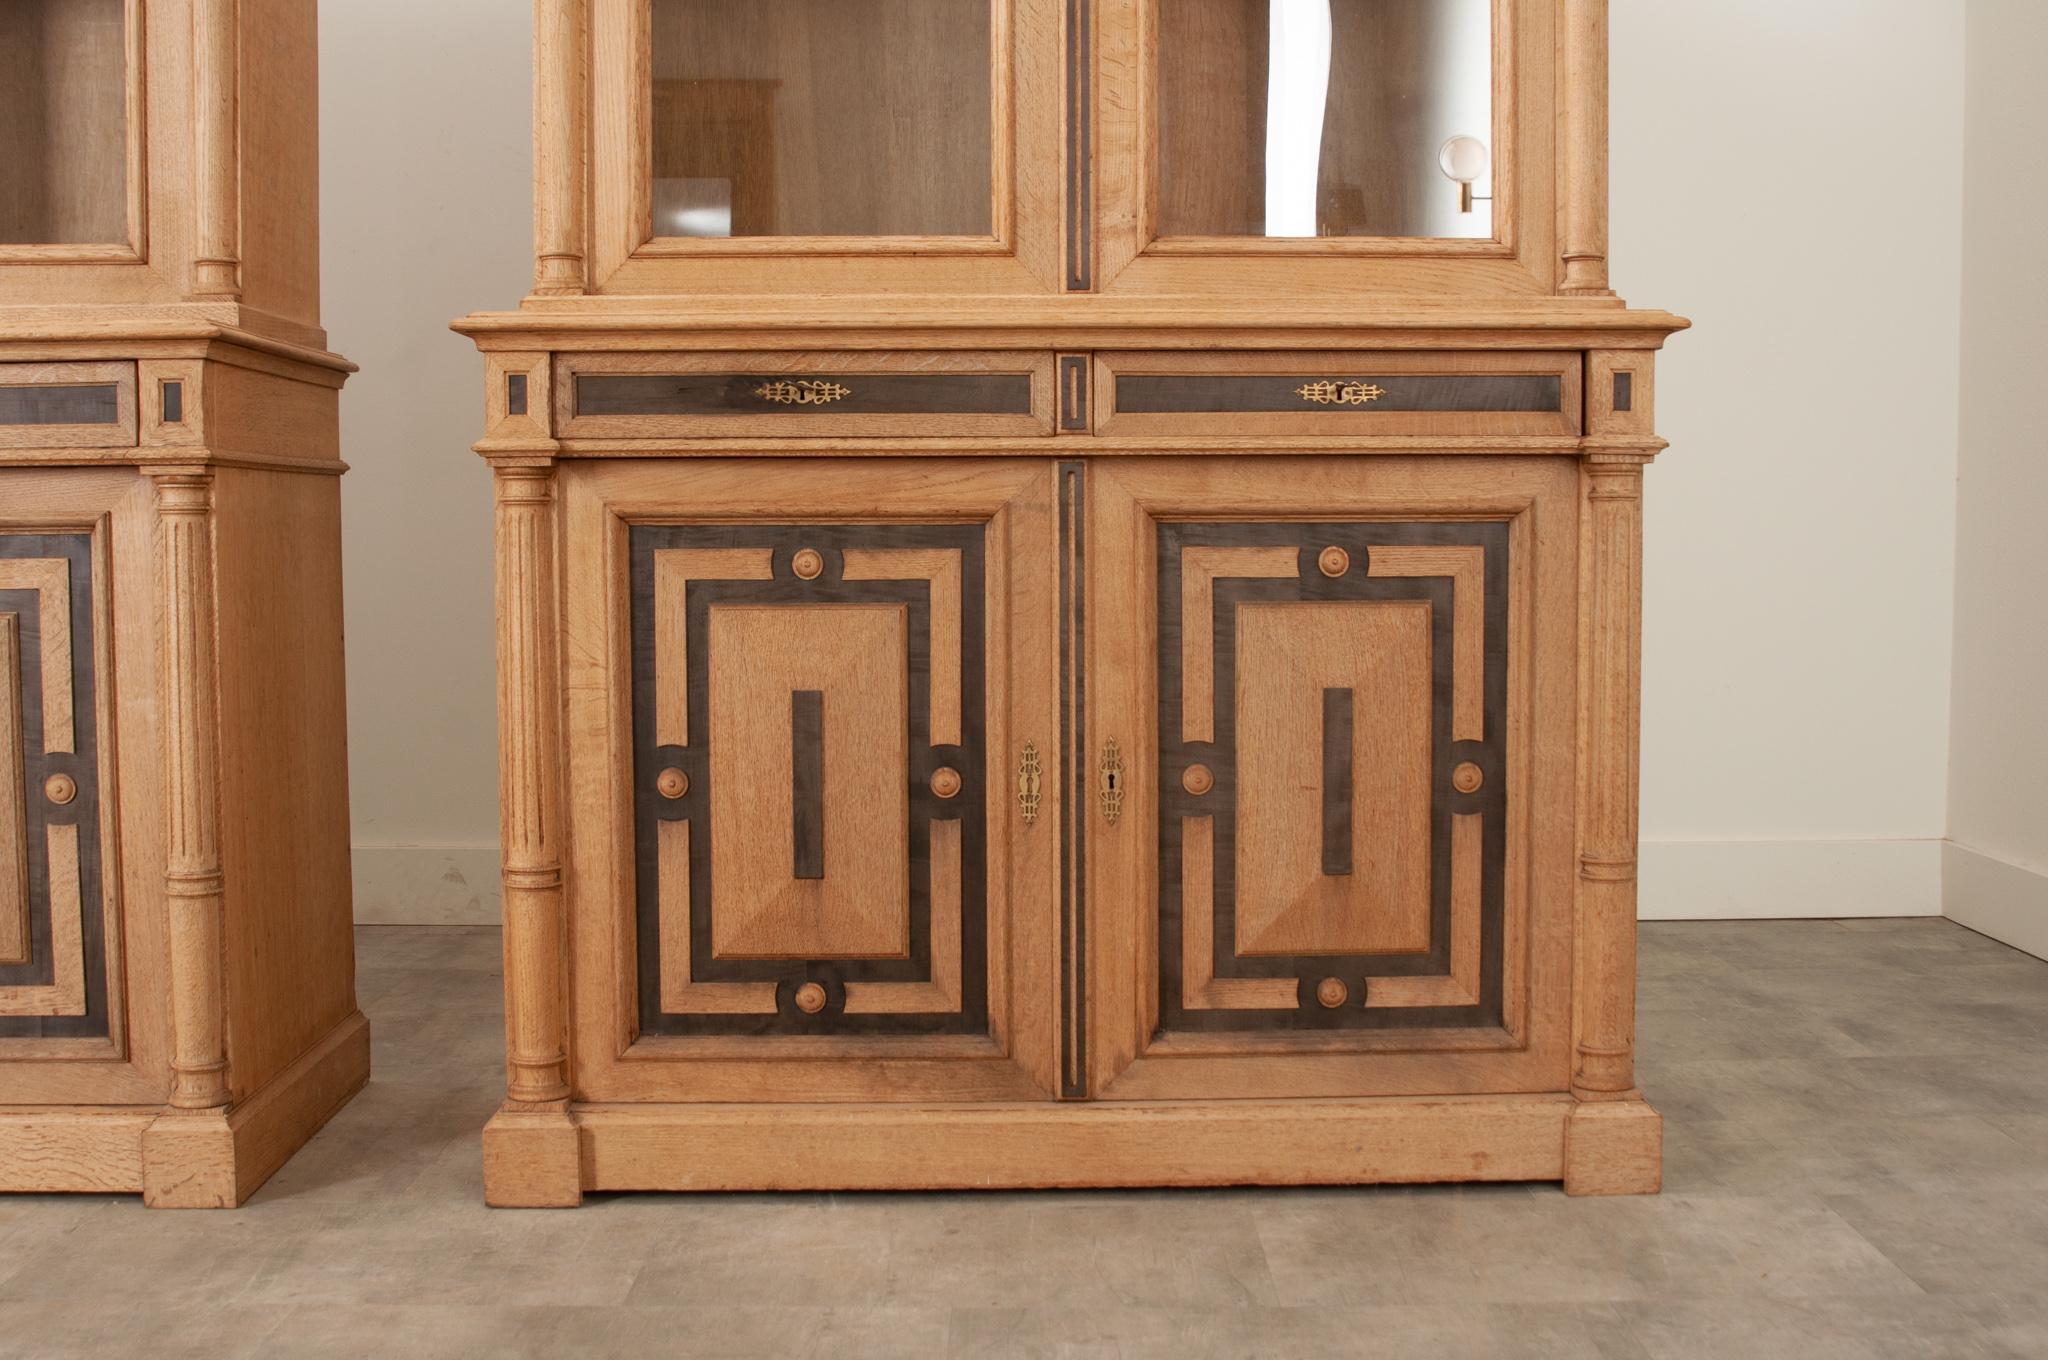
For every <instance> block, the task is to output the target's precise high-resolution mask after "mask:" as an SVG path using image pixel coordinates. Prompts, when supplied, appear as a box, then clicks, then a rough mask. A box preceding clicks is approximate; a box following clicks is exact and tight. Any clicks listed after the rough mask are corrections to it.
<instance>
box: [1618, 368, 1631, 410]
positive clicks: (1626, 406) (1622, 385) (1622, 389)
mask: <svg viewBox="0 0 2048 1360" xmlns="http://www.w3.org/2000/svg"><path fill="white" fill-rule="evenodd" d="M1614 409H1615V410H1617V411H1620V412H1623V413H1627V412H1629V411H1633V410H1635V409H1636V375H1635V374H1634V373H1633V372H1630V371H1628V370H1626V369H1624V370H1623V371H1621V372H1618V373H1616V374H1615V375H1614Z"/></svg>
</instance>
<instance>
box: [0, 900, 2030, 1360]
mask: <svg viewBox="0 0 2048 1360" xmlns="http://www.w3.org/2000/svg"><path fill="white" fill-rule="evenodd" d="M359 942H360V947H361V955H362V999H363V1008H364V1009H365V1010H366V1011H367V1012H368V1013H369V1015H370V1017H371V1020H372V1023H373V1024H374V1026H375V1039H376V1044H377V1049H376V1071H377V1075H376V1079H375V1081H374V1082H373V1083H372V1085H371V1086H370V1088H369V1089H368V1090H367V1091H366V1092H364V1094H363V1095H361V1096H360V1097H358V1098H357V1100H356V1101H355V1103H354V1104H353V1105H352V1106H350V1107H349V1109H347V1110H346V1111H344V1112H343V1113H342V1114H341V1115H340V1116H339V1117H338V1118H337V1119H336V1120H335V1121H334V1123H333V1124H331V1125H330V1126H329V1127H328V1128H327V1130H326V1131H325V1132H324V1133H322V1134H321V1135H320V1136H319V1137H318V1138H317V1139H315V1140H314V1141H313V1143H312V1144H311V1145H310V1146H309V1147H308V1148H307V1149H306V1150H305V1151H304V1152H303V1153H301V1154H300V1155H299V1157H298V1158H297V1159H296V1160H295V1161H294V1162H292V1163H291V1165H289V1166H288V1167H286V1168H285V1170H284V1171H282V1172H281V1173H280V1174H279V1175H278V1176H277V1178H276V1179H275V1180H273V1181H272V1182H271V1183H270V1185H269V1186H268V1187H266V1188H265V1189H264V1191H263V1192H262V1193H261V1194H260V1195H259V1196H258V1197H257V1198H256V1199H255V1200H254V1201H253V1202H252V1203H251V1204H250V1205H249V1206H248V1207H247V1208H245V1209H243V1210H242V1211H240V1212H238V1213H233V1214H152V1213H147V1212H145V1211H144V1210H143V1209H142V1208H141V1207H140V1205H139V1204H138V1203H137V1202H136V1201H135V1200H133V1199H127V1198H25V1197H13V1198H0V1356H9V1357H12V1356H24V1357H29V1356H32V1357H36V1360H53V1358H54V1357H63V1356H92V1357H95V1360H114V1358H115V1357H121V1356H128V1355H137V1356H148V1357H151V1360H173V1358H174V1357H182V1356H195V1357H197V1356H204V1357H207V1360H228V1358H229V1357H236V1356H264V1357H298V1356H379V1357H386V1356H390V1357H398V1356H525V1355H537V1356H550V1357H568V1356H586V1355H587V1356H632V1357H635V1360H645V1358H646V1357H649V1356H654V1355H684V1356H707V1357H708V1356H776V1357H809V1356H817V1357H826V1358H829V1360H857V1357H864V1356H883V1357H892V1360H893V1358H894V1357H920V1356H970V1357H983V1356H987V1357H1010V1356H1058V1357H1075V1358H1079V1357H1086V1358H1087V1360H1099V1358H1104V1357H1126V1356H1151V1355H1170V1356H1172V1357H1174V1360H1204V1358H1206V1357H1226V1356H1229V1357H1237V1356H1257V1357H1286V1358H1288V1360H1292V1358H1293V1357H1324V1356H1430V1357H1463V1356H1570V1357H1574V1358H1575V1360H1581V1358H1583V1357H1625V1356H1649V1357H1673V1356H1712V1357H1722V1356H1728V1357H1768V1356H1779V1355H1786V1356H1797V1357H1799V1360H1832V1358H1833V1357H1845V1358H1846V1357H1855V1358H1856V1360H1866V1358H1868V1357H1888V1356H1915V1357H1950V1356H2008V1357H2012V1356H2023V1357H2030V1358H2038V1357H2044V1356H2048V1043H2044V1039H2048V963H2043V962H2040V961H2038V960H2035V959H2031V958H2028V957H2027V956H2025V955H2023V954H2019V953H2015V952H2014V951H2012V950H2009V949H2006V948H2004V947H2003V946H2000V945H1998V944H1995V943H1993V942H1991V941H1989V940H1986V939H1984V938H1982V937H1981V936H1977V935H1974V934H1971V933H1970V932H1969V931H1966V930H1964V929H1962V928H1961V927H1959V926H1955V925H1952V924H1949V923H1947V922H1944V921H1939V920H1923V921H1880V922H1849V923H1836V922H1772V923H1714V924H1696V925H1694V924H1688V925H1651V926H1647V927H1645V929H1644V949H1643V970H1642V971H1643V982H1642V1005H1643V1013H1642V1078H1643V1084H1644V1086H1645V1087H1646V1088H1647V1090H1648V1091H1649V1093H1650V1096H1651V1098H1652V1099H1653V1100H1654V1101H1655V1102H1656V1103H1657V1104H1658V1105H1659V1106H1660V1107H1661V1108H1662V1109H1663V1110H1664V1112H1665V1115H1666V1118H1667V1121H1668V1122H1667V1146H1666V1155H1667V1169H1666V1191H1665V1193H1664V1194H1663V1195H1662V1196H1661V1197H1659V1198H1655V1199H1616V1200H1569V1199H1566V1198H1565V1197H1564V1196H1563V1195H1562V1194H1561V1193H1559V1192H1558V1191H1557V1190H1556V1189H1555V1188H1554V1187H1550V1186H1495V1187H1479V1188H1458V1187H1432V1188H1426V1189H1405V1190H1404V1189H1396V1190H1327V1191H1285V1192H1266V1191H1225V1192H1163V1193H1117V1194H1056V1195H943V1196H941V1195H932V1196H913V1195H835V1196H823V1195H820V1196H803V1197H782V1198H777V1197H766V1196H716V1197H703V1198H681V1197H671V1196H596V1197H593V1198H592V1199H591V1200H590V1201H589V1202H588V1203H586V1205H585V1207H584V1208H582V1209H581V1210H577V1211H574V1212H568V1213H562V1212H552V1213H551V1212H519V1213H512V1212H503V1211H491V1210H486V1209H485V1208H484V1207H483V1205H482V1186H481V1177H480V1171H479V1167H478V1152H477V1130H478V1128H479V1127H480V1126H481V1125H482V1123H483V1121H484V1119H485V1118H486V1117H487V1116H488V1115H489V1114H490V1112H491V1110H492V1108H493V1107H494V1106H495V1104H496V1102H497V1094H496V1093H497V1091H498V1089H499V1082H500V1076H499V1072H500V1066H499V1051H500V1033H499V1018H498V1016H499V968H498V939H497V935H496V934H495V932H491V931H481V930H455V929H426V928H411V929H407V928H390V927H387V928H381V929H366V930H364V931H362V932H361V933H360V936H359Z"/></svg>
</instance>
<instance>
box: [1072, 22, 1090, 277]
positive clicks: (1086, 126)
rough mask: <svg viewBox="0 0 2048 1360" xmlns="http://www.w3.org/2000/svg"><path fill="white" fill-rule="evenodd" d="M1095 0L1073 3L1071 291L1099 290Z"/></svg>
mask: <svg viewBox="0 0 2048 1360" xmlns="http://www.w3.org/2000/svg"><path fill="white" fill-rule="evenodd" d="M1094 8H1095V3H1094V0H1067V289H1068V291H1069V292H1076V293H1085V292H1087V291H1088V290H1089V289H1091V288H1093V287H1094V286H1095V241H1094V234H1095V231H1094V229H1095V167H1094V154H1095V137H1094V133H1093V130H1092V129H1091V127H1090V122H1091V117H1092V114H1093V109H1094V102H1095V96H1094V91H1093V88H1092V86H1093V80H1094V68H1095V44H1094V35H1093V34H1092V33H1091V32H1090V31H1089V24H1090V16H1091V15H1092V13H1093V11H1094Z"/></svg>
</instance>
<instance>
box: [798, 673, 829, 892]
mask: <svg viewBox="0 0 2048 1360" xmlns="http://www.w3.org/2000/svg"><path fill="white" fill-rule="evenodd" d="M789 757H790V768H791V769H792V770H793V771H795V774H794V776H793V781H792V782H793V784H794V789H793V792H794V794H795V796H794V798H793V799H792V800H791V801H792V806H793V808H794V811H793V812H792V813H791V814H790V826H791V830H792V831H793V832H794V833H795V840H796V876H797V877H798V878H823V877H824V876H825V695H824V692H823V691H821V690H815V689H800V690H796V691H794V692H793V693H792V694H791V695H790V696H789Z"/></svg>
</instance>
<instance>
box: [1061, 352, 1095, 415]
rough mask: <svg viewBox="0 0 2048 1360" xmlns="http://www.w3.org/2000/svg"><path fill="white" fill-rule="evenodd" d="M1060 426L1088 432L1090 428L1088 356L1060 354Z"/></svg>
mask: <svg viewBox="0 0 2048 1360" xmlns="http://www.w3.org/2000/svg"><path fill="white" fill-rule="evenodd" d="M1060 428H1061V429H1062V430H1067V431H1070V432H1077V433H1086V431H1087V429H1088V356H1086V355H1085V354H1067V355H1062V356H1060Z"/></svg>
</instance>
